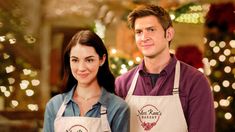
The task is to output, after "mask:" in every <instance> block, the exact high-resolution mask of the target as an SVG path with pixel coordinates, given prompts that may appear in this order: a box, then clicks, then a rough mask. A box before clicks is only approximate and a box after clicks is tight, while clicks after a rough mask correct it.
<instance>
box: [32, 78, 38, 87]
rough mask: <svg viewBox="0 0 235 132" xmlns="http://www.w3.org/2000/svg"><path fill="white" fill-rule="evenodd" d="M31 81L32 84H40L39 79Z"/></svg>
mask: <svg viewBox="0 0 235 132" xmlns="http://www.w3.org/2000/svg"><path fill="white" fill-rule="evenodd" d="M31 83H32V85H33V86H38V85H39V84H40V81H39V80H37V79H33V80H31Z"/></svg>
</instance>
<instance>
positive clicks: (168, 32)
mask: <svg viewBox="0 0 235 132" xmlns="http://www.w3.org/2000/svg"><path fill="white" fill-rule="evenodd" d="M174 35H175V30H174V28H173V27H169V28H168V29H167V30H166V39H167V40H168V41H171V40H172V39H173V37H174Z"/></svg>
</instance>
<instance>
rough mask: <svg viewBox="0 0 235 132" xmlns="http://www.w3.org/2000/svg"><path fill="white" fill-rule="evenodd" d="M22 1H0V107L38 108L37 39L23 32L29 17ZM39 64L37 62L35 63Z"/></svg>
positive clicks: (12, 108) (6, 108) (32, 109)
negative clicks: (35, 52) (35, 49)
mask: <svg viewBox="0 0 235 132" xmlns="http://www.w3.org/2000/svg"><path fill="white" fill-rule="evenodd" d="M21 5H22V4H21V2H20V1H18V0H14V1H13V0H10V1H1V2H0V64H1V67H0V77H1V78H0V105H1V106H0V110H2V111H15V110H24V111H25V110H26V111H27V110H31V111H37V110H38V105H37V103H38V102H37V100H38V99H37V97H38V92H37V91H38V89H37V88H38V86H39V84H40V81H39V80H38V70H37V68H38V65H34V64H36V63H38V62H35V61H37V59H35V58H34V54H33V46H34V44H35V43H36V39H35V38H34V37H33V36H32V35H28V34H27V33H26V28H27V25H28V21H27V19H26V17H25V14H24V11H23V7H22V6H21ZM38 64H40V63H38Z"/></svg>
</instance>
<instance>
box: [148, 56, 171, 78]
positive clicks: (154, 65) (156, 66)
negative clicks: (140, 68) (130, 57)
mask: <svg viewBox="0 0 235 132" xmlns="http://www.w3.org/2000/svg"><path fill="white" fill-rule="evenodd" d="M170 59H171V56H170V53H169V54H168V55H165V56H162V57H155V58H148V57H144V64H145V70H146V71H147V72H149V73H158V74H159V73H160V72H161V71H162V70H163V69H164V68H165V67H166V66H167V65H168V63H169V62H170Z"/></svg>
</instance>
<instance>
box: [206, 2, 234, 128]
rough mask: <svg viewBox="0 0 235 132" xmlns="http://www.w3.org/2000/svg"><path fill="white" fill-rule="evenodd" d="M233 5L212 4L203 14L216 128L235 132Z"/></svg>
mask: <svg viewBox="0 0 235 132" xmlns="http://www.w3.org/2000/svg"><path fill="white" fill-rule="evenodd" d="M234 10H235V6H234V4H233V3H222V4H212V5H211V6H210V10H209V12H208V14H207V16H206V23H205V29H206V30H205V31H206V32H205V35H206V41H205V46H206V52H205V58H204V62H206V63H207V64H208V67H207V68H208V69H206V73H207V75H208V77H209V79H210V81H211V87H212V90H213V92H214V105H215V109H216V130H217V131H218V132H232V131H235V124H234V115H235V112H234V110H235V102H234V95H235V94H234V93H235V82H234V78H235V65H234V62H235V13H234Z"/></svg>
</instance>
